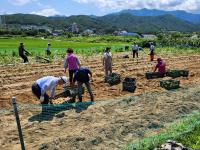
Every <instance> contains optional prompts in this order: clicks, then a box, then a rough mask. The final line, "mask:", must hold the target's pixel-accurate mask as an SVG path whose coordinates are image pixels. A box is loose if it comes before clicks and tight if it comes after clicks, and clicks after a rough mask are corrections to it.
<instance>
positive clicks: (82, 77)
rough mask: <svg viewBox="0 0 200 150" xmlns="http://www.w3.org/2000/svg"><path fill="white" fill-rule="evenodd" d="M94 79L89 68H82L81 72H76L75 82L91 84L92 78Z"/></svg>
mask: <svg viewBox="0 0 200 150" xmlns="http://www.w3.org/2000/svg"><path fill="white" fill-rule="evenodd" d="M89 75H90V77H92V72H91V71H90V70H89V69H88V68H80V69H79V70H77V71H76V73H75V76H74V80H73V81H74V82H76V81H79V82H82V83H86V82H89V80H90V77H89Z"/></svg>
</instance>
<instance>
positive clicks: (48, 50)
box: [46, 43, 51, 55]
mask: <svg viewBox="0 0 200 150" xmlns="http://www.w3.org/2000/svg"><path fill="white" fill-rule="evenodd" d="M46 54H47V55H51V43H48V44H47V49H46Z"/></svg>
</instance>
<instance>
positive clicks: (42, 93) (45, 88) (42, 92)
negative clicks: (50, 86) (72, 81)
mask: <svg viewBox="0 0 200 150" xmlns="http://www.w3.org/2000/svg"><path fill="white" fill-rule="evenodd" d="M46 90H47V85H46V84H45V86H44V87H43V88H41V96H44V94H45V92H46Z"/></svg>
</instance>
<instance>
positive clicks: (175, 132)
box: [124, 112, 200, 150]
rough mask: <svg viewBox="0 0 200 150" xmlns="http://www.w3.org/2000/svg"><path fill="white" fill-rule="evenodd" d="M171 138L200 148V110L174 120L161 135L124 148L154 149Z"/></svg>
mask: <svg viewBox="0 0 200 150" xmlns="http://www.w3.org/2000/svg"><path fill="white" fill-rule="evenodd" d="M169 139H170V140H176V141H178V142H181V143H182V144H183V145H185V146H188V147H190V148H200V112H198V113H195V114H193V115H189V116H188V117H185V118H183V119H181V120H179V121H176V122H174V123H173V124H171V125H170V126H169V127H167V129H165V131H163V132H162V133H160V134H159V135H155V136H151V137H148V138H144V139H141V140H139V141H136V142H134V143H131V144H129V145H128V146H127V147H126V148H124V150H153V149H154V148H155V147H157V146H160V145H161V144H163V143H164V142H166V140H169Z"/></svg>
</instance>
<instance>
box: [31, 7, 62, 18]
mask: <svg viewBox="0 0 200 150" xmlns="http://www.w3.org/2000/svg"><path fill="white" fill-rule="evenodd" d="M31 14H36V15H41V16H46V17H48V16H55V15H60V12H58V11H57V10H55V9H54V8H47V9H43V10H40V11H33V12H31Z"/></svg>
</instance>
